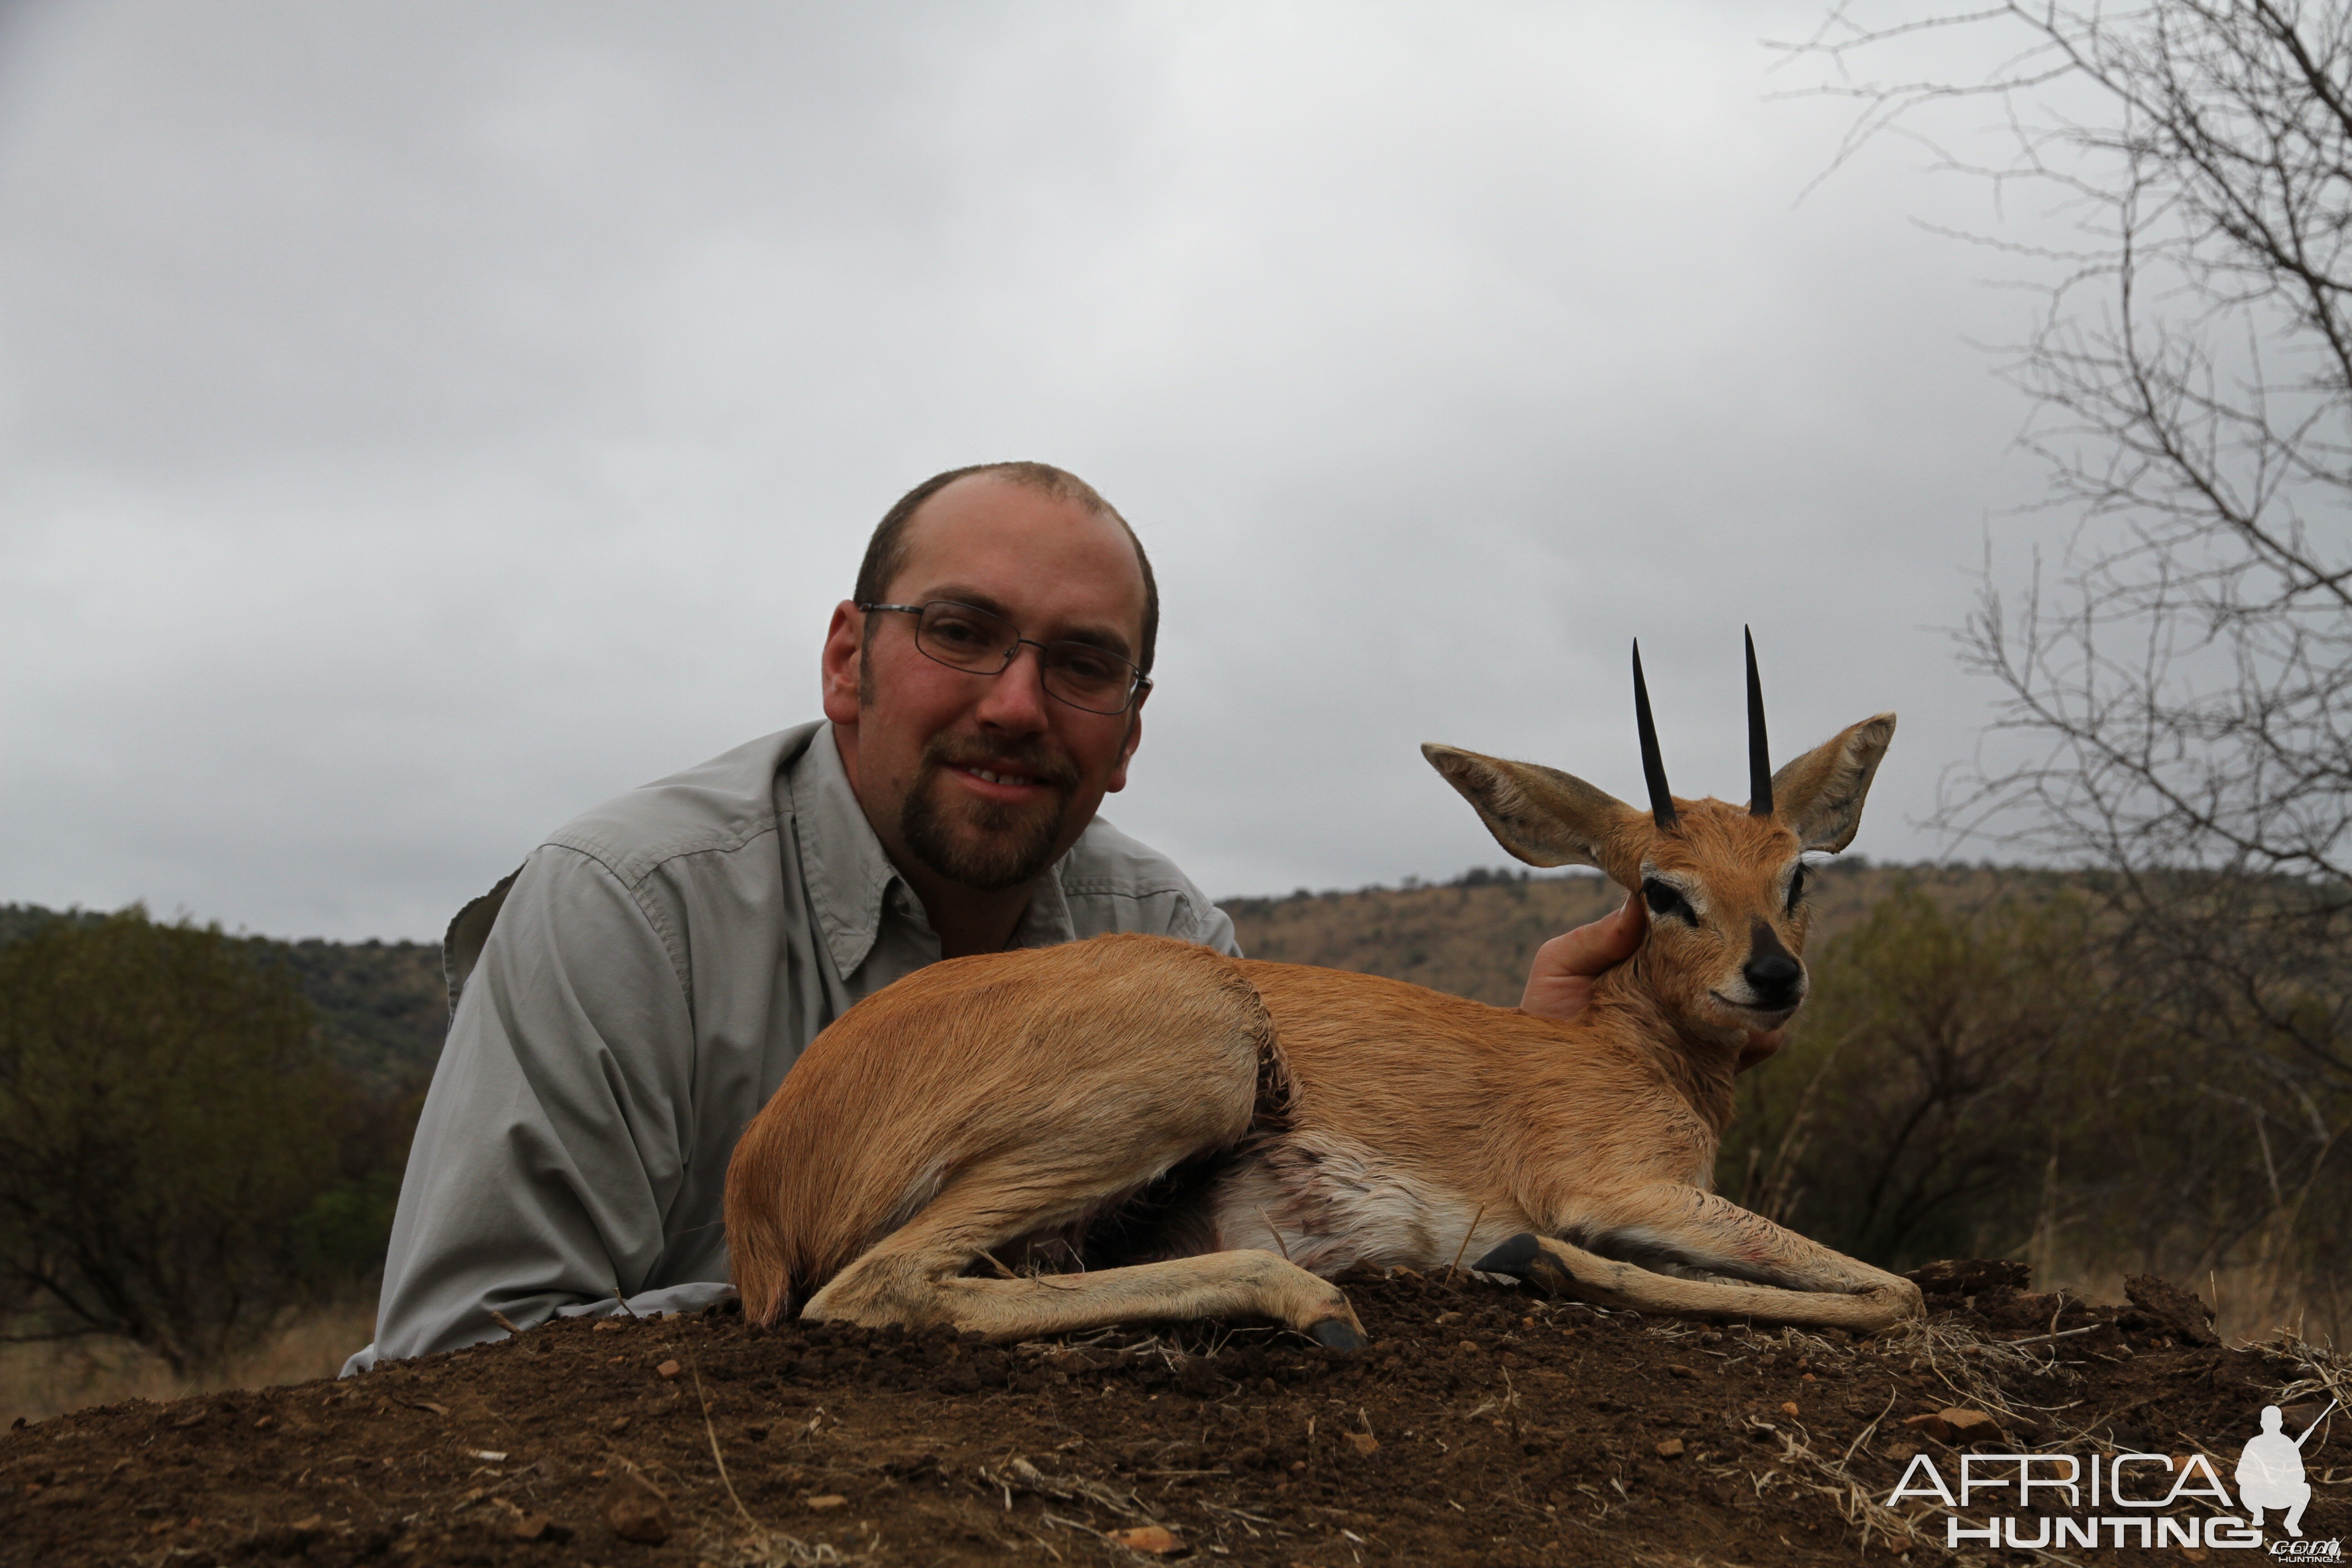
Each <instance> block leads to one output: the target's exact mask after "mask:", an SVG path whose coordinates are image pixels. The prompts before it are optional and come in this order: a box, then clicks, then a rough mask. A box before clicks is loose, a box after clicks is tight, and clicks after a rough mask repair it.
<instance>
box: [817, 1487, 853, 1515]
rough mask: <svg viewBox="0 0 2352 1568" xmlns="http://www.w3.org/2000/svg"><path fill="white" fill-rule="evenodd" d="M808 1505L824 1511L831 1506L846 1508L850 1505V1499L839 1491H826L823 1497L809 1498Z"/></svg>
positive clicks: (820, 1511) (818, 1510) (821, 1511)
mask: <svg viewBox="0 0 2352 1568" xmlns="http://www.w3.org/2000/svg"><path fill="white" fill-rule="evenodd" d="M808 1506H809V1507H810V1508H811V1509H813V1510H815V1511H816V1512H819V1513H823V1512H824V1510H826V1509H829V1508H846V1507H848V1506H849V1500H848V1499H847V1498H845V1497H843V1496H842V1495H841V1494H840V1493H839V1492H827V1493H826V1494H825V1495H824V1496H823V1497H813V1498H811V1499H809V1500H808Z"/></svg>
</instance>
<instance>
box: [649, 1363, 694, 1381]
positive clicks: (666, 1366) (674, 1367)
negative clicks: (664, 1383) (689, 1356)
mask: <svg viewBox="0 0 2352 1568" xmlns="http://www.w3.org/2000/svg"><path fill="white" fill-rule="evenodd" d="M685 1370H686V1369H685V1368H684V1367H682V1366H680V1365H678V1364H677V1363H676V1362H674V1361H666V1362H664V1363H661V1365H659V1366H657V1367H656V1368H654V1371H655V1373H657V1374H658V1375H660V1376H662V1377H665V1378H671V1377H676V1376H677V1374H678V1373H681V1372H684V1371H685Z"/></svg>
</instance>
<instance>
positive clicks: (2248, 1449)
mask: <svg viewBox="0 0 2352 1568" xmlns="http://www.w3.org/2000/svg"><path fill="white" fill-rule="evenodd" d="M2335 1408H2336V1406H2335V1405H2333V1404H2331V1405H2328V1409H2329V1410H2333V1409H2335ZM2324 1414H2325V1413H2324V1412H2323V1415H2324ZM2284 1423H2285V1417H2284V1415H2283V1414H2282V1413H2281V1412H2280V1410H2279V1407H2278V1406H2277V1405H2263V1429H2262V1431H2261V1432H2259V1433H2258V1434H2256V1435H2255V1436H2252V1437H2249V1438H2247V1439H2246V1446H2245V1447H2243V1448H2241V1449H2240V1450H2238V1500H2239V1501H2240V1502H2241V1503H2243V1504H2244V1505H2245V1509H2246V1518H2247V1521H2248V1522H2249V1523H2251V1524H2252V1526H2253V1527H2254V1528H2255V1529H2256V1530H2260V1529H2261V1528H2262V1527H2263V1510H2264V1509H2266V1508H2275V1509H2283V1510H2285V1513H2286V1517H2285V1518H2284V1519H2283V1520H2281V1521H2280V1523H2282V1524H2284V1526H2285V1527H2286V1532H2287V1533H2288V1534H2289V1535H2292V1536H2294V1537H2296V1538H2297V1539H2300V1538H2301V1537H2302V1535H2303V1510H2305V1509H2306V1508H2308V1507H2310V1506H2311V1483H2310V1482H2309V1481H2307V1480H2305V1479H2304V1474H2303V1446H2304V1444H2305V1442H2307V1441H2308V1440H2309V1439H2310V1437H2311V1435H2312V1434H2313V1433H2314V1432H2316V1431H2317V1430H2319V1423H2318V1422H2316V1421H2315V1422H2313V1423H2312V1424H2311V1425H2310V1426H2306V1427H2305V1428H2304V1429H2303V1436H2300V1437H2290V1436H2287V1435H2286V1433H2285V1431H2284Z"/></svg>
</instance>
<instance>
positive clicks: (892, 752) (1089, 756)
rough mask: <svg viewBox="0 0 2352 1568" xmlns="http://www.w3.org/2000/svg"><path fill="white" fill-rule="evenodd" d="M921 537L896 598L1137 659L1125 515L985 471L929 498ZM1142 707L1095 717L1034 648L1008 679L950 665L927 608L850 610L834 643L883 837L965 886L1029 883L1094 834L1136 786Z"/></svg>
mask: <svg viewBox="0 0 2352 1568" xmlns="http://www.w3.org/2000/svg"><path fill="white" fill-rule="evenodd" d="M907 541H908V556H907V563H906V565H905V566H904V568H902V569H901V570H900V572H899V573H898V577H897V579H896V580H895V581H894V582H892V583H891V584H889V585H888V587H887V589H886V590H885V591H884V593H883V595H882V602H884V603H886V604H893V605H921V604H926V603H928V602H929V601H931V600H933V599H953V600H956V601H958V602H959V603H961V604H966V605H976V606H978V607H979V608H981V609H984V610H991V611H993V612H994V613H996V614H997V615H999V616H1003V617H1004V618H1005V619H1006V620H1008V621H1011V622H1012V623H1013V626H1016V627H1017V628H1019V631H1020V635H1021V636H1022V637H1025V638H1029V639H1031V640H1033V641H1036V642H1053V641H1056V640H1059V639H1066V638H1068V639H1076V640H1080V641H1086V642H1091V643H1096V644H1097V645H1100V646H1105V647H1109V648H1110V649H1111V650H1112V651H1114V652H1117V653H1119V654H1121V655H1124V656H1125V657H1127V658H1130V659H1131V658H1135V657H1136V655H1137V651H1138V648H1139V643H1140V639H1141V637H1142V628H1143V574H1142V571H1141V569H1140V567H1139V565H1138V564H1137V562H1136V558H1135V548H1134V546H1133V545H1131V544H1129V542H1128V539H1127V535H1126V534H1125V532H1124V531H1121V530H1120V528H1119V526H1118V524H1117V523H1115V522H1113V521H1110V520H1108V518H1104V517H1100V516H1097V514H1095V513H1094V512H1093V511H1091V510H1087V508H1086V507H1084V506H1081V505H1079V504H1077V503H1076V502H1072V501H1064V500H1055V499H1053V498H1052V497H1050V496H1047V495H1045V494H1043V493H1041V492H1039V491H1036V490H1033V489H1028V488H1026V487H1025V486H1022V485H1016V484H1012V483H1009V482H1007V481H1005V480H1003V479H998V478H996V477H994V476H992V475H986V474H976V475H973V476H971V478H968V479H959V480H957V481H956V482H955V483H953V484H951V485H950V486H948V487H947V488H946V489H943V490H941V491H940V492H939V493H938V494H937V495H935V496H933V497H932V498H931V499H930V500H929V501H927V502H925V503H924V505H923V507H922V510H920V511H919V512H917V513H916V515H915V517H914V519H913V521H911V522H910V523H909V524H908V531H907ZM1141 706H1142V705H1141V702H1140V700H1139V701H1138V703H1137V704H1136V707H1135V708H1134V709H1131V710H1129V711H1128V712H1126V713H1118V714H1106V713H1088V712H1086V711H1084V710H1080V709H1076V708H1073V707H1071V706H1069V705H1068V704H1067V703H1065V702H1060V701H1056V700H1054V699H1052V698H1050V697H1048V696H1046V694H1045V688H1044V686H1043V685H1042V684H1041V683H1040V670H1039V667H1038V652H1037V650H1036V649H1035V648H1034V647H1022V648H1020V649H1019V650H1017V653H1016V655H1015V657H1014V658H1013V665H1012V668H1009V669H1006V670H1005V671H1004V672H1003V673H1002V674H1000V675H978V674H974V673H972V672H971V671H969V670H962V669H956V668H950V667H949V666H947V665H943V664H940V663H937V662H935V661H934V660H932V659H929V658H925V657H924V655H923V654H922V653H921V652H920V651H919V649H918V648H917V647H916V645H915V617H914V616H908V615H901V614H898V613H896V612H885V611H877V612H872V613H866V612H861V611H859V610H858V609H856V607H855V606H854V605H847V604H844V605H841V606H839V607H838V608H837V609H835V612H834V621H833V628H832V631H831V633H830V634H829V635H828V636H827V637H826V639H825V647H824V711H825V717H826V718H828V719H830V720H832V721H834V723H835V725H836V726H838V729H837V731H836V734H837V736H838V738H839V740H840V743H841V748H842V756H843V760H844V761H845V763H847V765H848V768H849V773H850V777H851V779H852V781H853V782H854V783H855V784H856V787H857V795H858V800H859V802H860V804H862V805H864V806H865V808H866V817H867V819H868V820H869V821H871V822H872V823H873V825H874V828H875V832H876V833H877V835H878V836H879V837H881V839H882V842H883V847H885V848H886V849H887V850H888V851H889V852H890V856H891V858H892V859H894V860H896V861H897V862H898V864H899V865H900V866H902V867H910V868H911V867H912V866H921V867H923V868H928V869H929V871H931V872H933V873H934V874H936V875H937V876H939V877H940V878H943V879H946V880H948V881H950V882H954V883H959V884H961V885H963V886H966V887H971V888H980V889H989V890H999V889H1008V888H1013V887H1018V886H1021V885H1023V884H1025V883H1027V882H1029V881H1031V880H1032V879H1034V878H1035V877H1036V876H1037V875H1038V874H1039V873H1040V872H1042V871H1043V870H1045V868H1046V867H1047V866H1049V865H1051V864H1052V863H1053V862H1054V861H1055V859H1057V858H1060V856H1061V855H1062V854H1063V852H1064V851H1066V850H1067V849H1068V848H1069V847H1070V846H1071V845H1072V844H1074V843H1076V841H1077V837H1078V835H1079V834H1080V833H1082V832H1084V831H1085V829H1086V826H1087V823H1089V822H1091V821H1093V820H1094V815H1095V809H1096V807H1097V806H1098V805H1100V804H1101V802H1102V797H1103V796H1104V795H1106V794H1108V793H1110V792H1112V791H1115V790H1119V789H1123V788H1125V787H1126V785H1127V763H1128V759H1129V757H1131V756H1132V755H1134V752H1135V747H1136V743H1137V742H1139V740H1140V739H1141V738H1142V721H1141V713H1140V710H1141Z"/></svg>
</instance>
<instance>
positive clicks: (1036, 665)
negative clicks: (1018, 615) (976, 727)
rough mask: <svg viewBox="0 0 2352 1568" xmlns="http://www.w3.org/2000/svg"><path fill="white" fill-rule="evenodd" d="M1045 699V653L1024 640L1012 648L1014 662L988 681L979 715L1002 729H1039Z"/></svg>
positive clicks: (1043, 713)
mask: <svg viewBox="0 0 2352 1568" xmlns="http://www.w3.org/2000/svg"><path fill="white" fill-rule="evenodd" d="M1045 702H1046V697H1045V653H1044V651H1043V650H1041V649H1039V648H1035V647H1031V646H1030V645H1029V644H1027V643H1023V644H1021V645H1020V646H1019V647H1015V648H1014V649H1013V662H1012V663H1011V664H1008V665H1006V666H1005V667H1004V668H1003V671H1001V672H1000V673H999V674H998V675H997V677H996V679H993V680H992V681H990V682H989V683H988V691H987V693H986V695H984V696H982V698H981V700H980V708H979V711H978V717H979V719H980V721H981V722H982V723H984V724H991V725H994V726H995V727H996V728H998V729H1002V730H1016V731H1030V730H1042V729H1044V728H1045V722H1046V717H1045Z"/></svg>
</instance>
